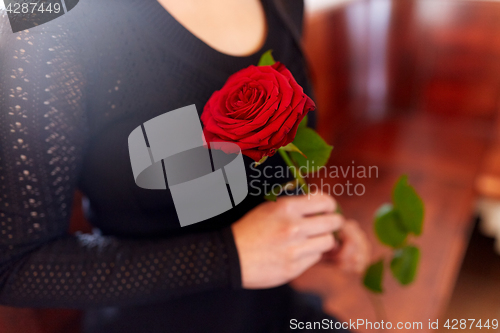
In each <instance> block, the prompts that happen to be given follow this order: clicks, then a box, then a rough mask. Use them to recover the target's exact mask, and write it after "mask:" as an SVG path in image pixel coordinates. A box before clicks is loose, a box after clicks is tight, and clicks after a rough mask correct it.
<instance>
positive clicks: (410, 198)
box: [392, 175, 424, 236]
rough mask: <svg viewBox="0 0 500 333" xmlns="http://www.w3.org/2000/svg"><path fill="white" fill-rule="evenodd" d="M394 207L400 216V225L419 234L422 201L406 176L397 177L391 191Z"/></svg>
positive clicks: (422, 217)
mask: <svg viewBox="0 0 500 333" xmlns="http://www.w3.org/2000/svg"><path fill="white" fill-rule="evenodd" d="M392 201H393V203H394V209H395V210H396V212H397V214H398V215H399V216H400V219H401V222H402V226H404V228H406V229H407V230H408V231H409V232H411V233H413V234H415V235H417V236H418V235H420V234H421V233H422V224H423V222H424V203H423V201H422V199H421V198H420V197H419V195H418V194H417V192H416V191H415V189H414V188H413V187H412V186H411V185H409V184H408V176H406V175H404V176H401V178H399V180H398V181H397V183H396V185H395V186H394V190H393V193H392Z"/></svg>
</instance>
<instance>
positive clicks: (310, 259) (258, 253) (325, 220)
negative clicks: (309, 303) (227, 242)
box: [232, 194, 344, 289]
mask: <svg viewBox="0 0 500 333" xmlns="http://www.w3.org/2000/svg"><path fill="white" fill-rule="evenodd" d="M335 208H336V203H335V200H334V199H333V198H332V197H331V196H329V195H324V194H317V195H313V196H294V197H283V198H279V199H278V200H277V201H276V202H267V203H264V204H262V205H260V206H258V207H256V208H255V209H253V210H252V211H250V212H249V213H247V214H246V215H245V216H244V217H243V218H241V219H240V220H239V221H237V222H236V223H234V224H233V225H232V230H233V234H234V240H235V242H236V247H237V249H238V254H239V258H240V266H241V275H242V283H243V287H244V288H247V289H263V288H271V287H276V286H279V285H282V284H284V283H287V282H289V281H290V280H292V279H294V278H295V277H297V276H299V275H300V274H301V273H302V272H304V271H305V270H306V269H308V268H309V267H311V266H312V265H314V264H315V263H317V262H318V261H319V260H320V259H321V256H322V254H323V252H326V251H329V250H331V249H333V247H334V245H335V239H334V237H333V234H332V233H333V231H335V230H339V229H340V228H341V227H342V224H343V222H344V219H343V217H342V216H341V215H339V214H335V213H334V212H335Z"/></svg>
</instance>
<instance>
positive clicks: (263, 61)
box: [257, 50, 276, 66]
mask: <svg viewBox="0 0 500 333" xmlns="http://www.w3.org/2000/svg"><path fill="white" fill-rule="evenodd" d="M272 53H273V50H268V51H266V52H264V54H263V55H262V56H261V57H260V60H259V64H258V65H257V66H272V65H274V64H275V63H276V61H275V60H274V58H273V55H272Z"/></svg>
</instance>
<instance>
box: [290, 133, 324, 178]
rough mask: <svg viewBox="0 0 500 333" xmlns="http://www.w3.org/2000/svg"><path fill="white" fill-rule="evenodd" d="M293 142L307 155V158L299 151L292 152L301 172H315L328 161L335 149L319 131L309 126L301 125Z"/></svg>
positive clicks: (291, 154)
mask: <svg viewBox="0 0 500 333" xmlns="http://www.w3.org/2000/svg"><path fill="white" fill-rule="evenodd" d="M293 144H294V145H295V146H297V147H298V148H299V149H300V150H301V151H302V152H303V153H304V154H305V155H306V156H307V158H305V157H304V156H302V155H300V154H299V153H296V152H291V153H290V156H291V157H292V159H293V160H294V162H295V163H296V164H297V166H298V168H299V169H298V170H299V171H300V173H301V174H304V173H310V172H314V171H316V170H317V169H318V168H319V167H322V166H324V165H325V164H326V163H327V162H328V159H329V158H330V154H331V153H332V149H333V147H332V146H330V145H328V144H327V143H326V142H325V140H323V138H321V136H319V134H318V133H316V132H315V131H314V130H313V129H311V128H308V127H299V128H298V129H297V135H296V136H295V139H294V140H293ZM304 170H305V172H304Z"/></svg>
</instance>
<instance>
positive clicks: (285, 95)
mask: <svg viewBox="0 0 500 333" xmlns="http://www.w3.org/2000/svg"><path fill="white" fill-rule="evenodd" d="M315 108H316V106H315V105H314V102H313V101H312V99H310V98H309V97H308V96H306V95H305V94H304V91H303V89H302V87H301V86H300V85H299V84H298V83H297V81H295V79H294V78H293V76H292V73H290V71H289V70H288V69H287V68H286V67H285V66H284V65H283V64H281V63H279V62H276V63H275V64H274V65H272V66H250V67H248V68H245V69H243V70H241V71H239V72H237V73H235V74H233V75H231V76H230V77H229V79H228V80H227V82H226V83H225V84H224V86H223V87H222V89H221V90H218V91H216V92H214V93H213V95H212V96H211V97H210V99H209V100H208V102H207V104H206V105H205V108H204V109H203V114H202V115H201V121H202V122H203V124H204V130H203V132H204V135H205V139H206V141H208V142H218V141H219V142H220V141H224V142H233V143H235V144H237V145H238V146H240V148H241V151H242V153H243V154H244V155H247V156H249V157H250V158H252V159H254V160H255V161H260V160H261V159H262V158H263V157H264V156H272V155H274V154H275V153H276V150H277V149H278V148H280V147H283V146H286V145H287V144H289V143H290V142H292V141H293V139H294V138H295V134H296V133H297V127H298V126H299V123H300V122H301V121H302V119H303V118H304V116H305V115H306V114H307V113H308V112H309V111H312V110H314V109H315ZM223 150H224V149H223ZM228 153H230V152H228Z"/></svg>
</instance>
